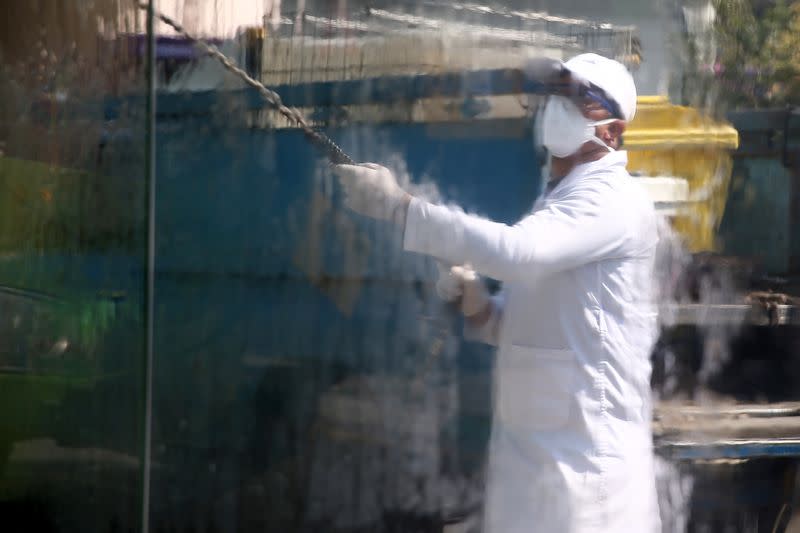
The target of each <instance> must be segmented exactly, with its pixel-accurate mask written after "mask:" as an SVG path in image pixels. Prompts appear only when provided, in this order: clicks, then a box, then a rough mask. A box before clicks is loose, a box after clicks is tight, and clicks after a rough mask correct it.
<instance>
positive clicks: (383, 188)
mask: <svg viewBox="0 0 800 533" xmlns="http://www.w3.org/2000/svg"><path fill="white" fill-rule="evenodd" d="M333 173H334V174H336V176H337V177H338V178H339V183H340V184H341V186H342V189H343V190H344V203H345V205H346V206H347V207H348V208H349V209H351V210H353V211H355V212H356V213H359V214H361V215H364V216H368V217H371V218H377V219H380V220H390V219H391V218H392V217H393V216H394V214H395V210H396V209H397V208H398V207H399V206H400V204H401V203H402V202H403V200H404V199H405V198H406V197H407V196H408V193H407V192H406V191H404V190H403V189H401V188H400V186H399V185H398V184H397V180H396V179H395V177H394V175H392V172H391V171H390V170H389V169H388V168H386V167H382V166H380V165H376V164H375V163H363V164H361V165H334V166H333Z"/></svg>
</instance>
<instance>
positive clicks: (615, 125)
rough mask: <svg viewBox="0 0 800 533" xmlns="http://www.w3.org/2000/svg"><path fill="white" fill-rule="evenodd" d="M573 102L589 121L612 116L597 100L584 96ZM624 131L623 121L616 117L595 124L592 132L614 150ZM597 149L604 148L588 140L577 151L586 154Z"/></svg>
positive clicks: (617, 146) (618, 144)
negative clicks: (604, 122) (615, 118)
mask: <svg viewBox="0 0 800 533" xmlns="http://www.w3.org/2000/svg"><path fill="white" fill-rule="evenodd" d="M575 104H576V105H577V106H578V108H579V109H580V110H581V113H583V116H584V117H586V118H587V119H589V120H591V121H599V120H605V119H608V118H611V117H612V115H611V113H610V112H609V111H608V110H607V109H605V108H604V107H603V106H601V105H600V103H599V102H597V101H595V100H592V99H591V98H584V99H583V100H581V101H579V102H576V103H575ZM624 131H625V121H623V120H619V119H617V120H615V121H614V122H611V123H609V124H603V125H602V126H595V129H594V134H595V136H596V137H597V138H598V139H600V140H602V141H603V142H604V143H606V145H608V146H610V147H611V148H614V149H615V150H616V149H617V148H619V146H620V138H621V137H622V133H623V132H624ZM598 150H604V148H603V147H602V146H600V145H598V144H597V143H594V142H591V141H589V142H586V143H584V144H583V146H581V147H580V149H579V150H578V153H579V154H582V155H586V154H589V153H591V152H595V151H598Z"/></svg>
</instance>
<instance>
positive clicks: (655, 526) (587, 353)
mask: <svg viewBox="0 0 800 533" xmlns="http://www.w3.org/2000/svg"><path fill="white" fill-rule="evenodd" d="M626 163H627V156H626V154H625V152H612V153H609V154H608V155H606V156H604V157H603V158H602V159H600V160H598V161H594V162H590V163H586V164H582V165H579V166H577V167H575V168H574V169H573V170H572V172H570V173H569V174H568V175H567V176H565V177H564V178H563V179H562V180H561V182H560V183H558V185H557V186H556V187H555V188H554V189H553V191H551V192H550V193H549V194H548V195H547V196H546V197H543V198H540V199H539V200H538V201H537V202H536V204H535V206H534V208H533V210H532V212H531V213H530V214H529V215H527V216H526V217H525V218H523V219H522V220H521V221H520V222H519V223H517V224H516V225H514V226H508V225H505V224H499V223H495V222H491V221H488V220H484V219H480V218H477V217H474V216H469V215H466V214H464V213H461V212H458V211H455V210H451V209H449V208H446V207H441V206H435V205H431V204H428V203H425V202H422V201H420V200H417V199H414V200H412V201H411V204H410V206H409V210H408V216H407V220H406V227H405V237H404V246H405V249H406V250H409V251H414V252H420V253H424V254H427V255H432V256H435V257H438V258H440V259H443V260H445V261H448V262H450V263H452V264H462V263H466V262H469V263H470V264H471V265H472V266H473V268H474V269H475V270H476V271H477V272H479V273H481V274H484V275H486V276H489V277H492V278H495V279H498V280H501V281H503V282H504V289H503V291H502V292H501V293H500V294H499V295H497V296H495V297H494V299H495V303H496V304H497V305H496V308H497V309H499V312H497V313H495V314H494V315H493V316H492V318H491V319H490V321H489V322H488V323H487V324H486V325H485V326H483V327H482V328H480V331H475V332H472V333H473V334H474V335H477V336H478V337H479V338H481V339H482V340H484V341H487V342H491V343H493V344H497V345H498V346H499V350H498V355H497V362H496V368H495V384H494V385H495V386H494V421H493V428H492V437H491V443H490V456H489V472H488V478H489V481H488V487H487V497H486V503H485V512H484V514H485V517H484V519H485V530H486V531H488V532H491V533H517V532H526V533H531V532H545V533H563V532H594V533H597V532H609V533H610V532H613V533H624V532H632V533H651V532H656V531H660V520H659V515H658V505H657V499H656V490H655V474H654V469H653V456H652V436H651V425H650V424H651V400H650V370H651V365H650V351H651V348H652V346H653V343H654V341H655V337H656V332H657V329H656V318H657V317H656V311H655V309H656V307H655V305H654V302H653V301H652V298H651V285H652V283H653V280H652V276H653V263H654V254H655V247H656V243H657V240H658V237H657V233H656V218H655V212H654V209H653V205H652V202H651V201H650V200H649V198H648V197H647V195H646V193H645V192H644V191H643V190H642V189H641V188H640V187H639V186H638V185H637V184H636V183H635V182H634V181H633V180H632V179H631V177H630V176H629V175H628V173H627V171H626V170H625V165H626Z"/></svg>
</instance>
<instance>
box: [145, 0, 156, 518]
mask: <svg viewBox="0 0 800 533" xmlns="http://www.w3.org/2000/svg"><path fill="white" fill-rule="evenodd" d="M154 2H155V0H148V4H147V61H146V68H147V104H146V113H145V120H146V124H145V161H146V163H145V165H146V166H145V187H146V200H145V202H146V205H145V208H146V209H147V238H146V242H147V251H146V255H145V264H144V267H145V286H144V296H145V298H144V305H145V308H144V329H145V350H144V352H145V353H144V362H143V376H142V379H143V380H144V383H143V385H144V387H143V389H144V390H143V395H142V396H143V414H144V428H143V431H142V438H143V449H142V533H149V531H150V466H151V451H152V442H151V440H152V428H153V310H154V306H153V296H154V294H153V287H154V276H155V228H156V221H155V218H156V210H155V205H156V203H155V197H156V164H155V163H156V113H155V111H156V35H155V6H154V5H153V3H154Z"/></svg>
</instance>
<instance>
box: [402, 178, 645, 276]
mask: <svg viewBox="0 0 800 533" xmlns="http://www.w3.org/2000/svg"><path fill="white" fill-rule="evenodd" d="M598 181H600V180H598ZM626 207H627V208H628V210H630V209H631V207H632V206H626V205H625V200H624V196H623V195H621V194H618V193H616V192H615V191H614V190H612V189H611V187H610V186H609V185H607V184H604V183H602V182H601V183H596V184H591V185H590V186H588V187H587V186H584V187H582V188H576V190H574V191H571V192H570V193H569V194H568V195H566V196H565V197H563V198H559V199H557V200H553V201H551V202H550V203H549V204H548V205H547V206H546V207H544V208H542V209H540V210H538V211H536V212H534V213H533V214H531V215H529V216H528V217H526V218H524V219H523V220H522V221H520V222H519V223H518V224H516V225H514V226H509V225H506V224H501V223H497V222H492V221H489V220H485V219H482V218H480V217H477V216H473V215H467V214H466V213H464V212H461V211H457V210H455V209H451V208H448V207H444V206H437V205H432V204H429V203H426V202H423V201H421V200H419V199H413V200H412V201H411V203H410V205H409V209H408V215H407V218H406V227H405V236H404V243H403V244H404V247H405V249H406V250H408V251H412V252H417V253H422V254H426V255H431V256H434V257H437V258H439V259H442V260H444V261H447V262H449V263H451V264H456V265H459V264H463V263H470V264H471V265H472V267H473V268H474V269H475V270H476V271H478V272H479V273H481V274H483V275H486V276H490V277H493V278H495V279H498V280H501V281H519V282H523V283H527V282H530V281H532V280H534V279H536V278H538V277H540V276H543V275H547V274H551V273H555V272H560V271H563V270H568V269H572V268H576V267H579V266H581V265H584V264H588V263H591V262H595V261H599V260H602V259H606V258H609V257H615V256H616V257H623V256H625V255H626V254H630V253H632V248H633V244H634V242H635V238H634V237H633V236H634V235H635V232H636V228H634V227H631V226H634V225H635V224H634V223H632V222H631V219H632V217H631V216H628V211H626Z"/></svg>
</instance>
